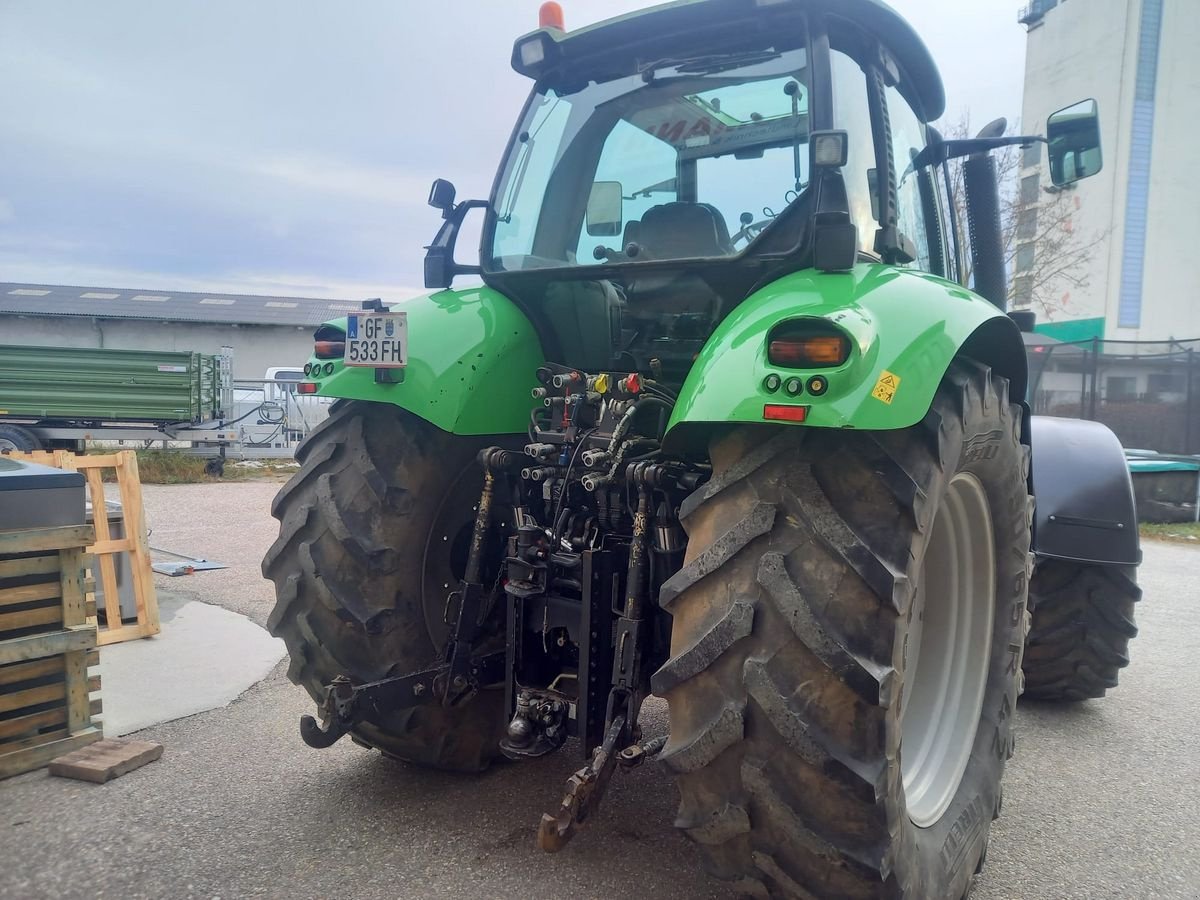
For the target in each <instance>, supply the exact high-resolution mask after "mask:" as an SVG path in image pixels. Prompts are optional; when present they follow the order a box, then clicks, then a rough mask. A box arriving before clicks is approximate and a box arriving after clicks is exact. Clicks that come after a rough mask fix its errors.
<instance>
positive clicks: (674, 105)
mask: <svg viewBox="0 0 1200 900" xmlns="http://www.w3.org/2000/svg"><path fill="white" fill-rule="evenodd" d="M808 101H809V81H808V64H807V58H806V53H805V50H804V49H803V48H802V47H797V48H795V49H782V50H775V49H771V50H762V51H754V52H750V53H739V54H726V55H710V56H701V57H694V58H689V59H669V60H662V61H660V62H657V63H653V64H649V65H643V66H641V67H640V68H639V69H638V70H636V71H632V72H630V73H629V74H627V75H625V76H623V77H617V78H614V79H612V80H608V81H601V82H598V83H597V82H591V83H589V84H587V85H586V86H584V87H579V86H578V85H574V86H572V87H571V88H568V87H559V88H551V87H542V88H539V90H538V91H537V92H535V94H534V96H533V97H532V99H531V101H530V103H529V106H528V107H527V109H526V112H525V117H524V120H523V121H522V123H521V126H520V128H519V130H518V132H517V138H516V140H514V141H513V143H512V145H511V147H510V149H509V154H508V157H507V159H506V160H505V162H504V165H503V168H502V173H501V178H500V180H499V183H498V187H497V191H496V195H495V197H494V200H493V218H492V226H491V228H490V229H489V233H488V235H487V236H486V237H485V239H484V252H483V254H482V256H483V265H484V268H485V269H486V270H487V271H492V272H501V271H514V270H522V269H534V268H542V269H545V268H562V267H569V266H588V265H597V264H601V263H606V264H613V263H622V262H635V261H643V260H674V259H694V258H713V257H729V256H734V255H735V254H738V253H740V252H741V251H743V250H744V249H745V248H746V247H747V246H749V245H750V244H751V243H752V242H753V241H754V239H755V237H756V235H757V234H758V233H759V231H760V230H761V229H762V228H763V227H764V226H765V225H767V224H768V223H769V222H770V220H771V219H773V218H774V217H775V215H776V214H777V213H778V212H779V211H780V210H782V209H783V208H784V207H785V206H786V205H787V204H788V203H790V202H791V201H792V200H793V199H795V197H796V196H797V195H798V194H799V193H800V192H802V191H803V190H804V188H805V186H806V185H807V182H808V148H807V141H808V131H809V126H808V109H809V102H808Z"/></svg>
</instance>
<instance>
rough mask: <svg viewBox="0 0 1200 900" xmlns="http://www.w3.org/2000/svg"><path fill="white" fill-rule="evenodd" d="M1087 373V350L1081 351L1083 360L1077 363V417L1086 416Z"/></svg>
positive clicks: (1084, 417) (1082, 417) (1083, 417)
mask: <svg viewBox="0 0 1200 900" xmlns="http://www.w3.org/2000/svg"><path fill="white" fill-rule="evenodd" d="M1087 373H1088V351H1087V350H1084V351H1083V361H1082V362H1081V363H1080V364H1079V418H1081V419H1086V418H1087Z"/></svg>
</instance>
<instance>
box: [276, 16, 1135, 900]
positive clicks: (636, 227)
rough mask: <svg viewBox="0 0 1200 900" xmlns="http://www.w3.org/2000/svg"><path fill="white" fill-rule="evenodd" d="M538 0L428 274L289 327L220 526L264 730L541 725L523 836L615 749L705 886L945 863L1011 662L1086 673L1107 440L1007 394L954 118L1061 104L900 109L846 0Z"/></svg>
mask: <svg viewBox="0 0 1200 900" xmlns="http://www.w3.org/2000/svg"><path fill="white" fill-rule="evenodd" d="M542 13H543V21H542V27H540V28H539V29H538V30H536V31H534V32H532V33H530V34H527V35H525V36H523V37H521V38H519V39H518V40H517V42H516V44H515V47H514V50H513V66H514V68H515V69H516V70H517V71H518V72H520V73H521V74H523V75H526V76H528V77H529V78H531V79H532V80H533V82H534V86H533V90H532V93H531V94H530V97H529V100H528V102H527V103H526V105H525V108H524V110H523V112H522V113H521V116H520V119H519V121H518V123H517V125H516V128H515V129H514V131H513V134H512V137H511V139H510V141H509V143H508V147H507V150H506V152H505V155H504V159H503V162H502V164H501V166H500V169H499V173H498V175H497V178H496V181H495V186H494V188H493V190H492V195H491V197H490V199H488V200H486V201H483V200H467V201H458V202H456V200H455V191H454V188H453V186H452V185H451V184H450V183H449V182H446V181H443V180H438V181H437V182H435V183H434V186H433V189H432V191H431V194H430V204H431V205H432V206H434V207H435V208H437V209H438V210H440V211H441V214H442V218H443V223H442V225H441V228H440V230H439V232H438V234H437V236H436V237H435V239H434V240H433V243H432V244H431V245H430V246H429V247H428V248H427V255H426V258H425V279H426V285H427V287H429V288H432V289H436V290H434V291H433V292H432V293H430V294H428V295H427V296H423V297H419V298H417V299H413V300H410V301H408V302H405V303H402V304H399V305H397V306H395V307H391V308H389V307H386V306H384V305H383V304H381V303H380V302H378V301H367V302H366V303H365V304H364V305H363V309H362V311H361V312H356V313H352V314H350V315H348V316H347V317H346V318H344V319H339V320H337V321H333V322H329V323H327V324H325V325H322V326H321V327H320V328H319V329H318V330H317V332H316V335H315V346H314V354H313V357H312V359H311V360H310V361H309V363H308V364H307V365H306V367H305V373H306V376H307V377H306V380H305V382H304V383H303V384H302V385H301V386H300V390H301V392H304V393H320V394H322V395H324V396H329V397H336V398H341V399H340V400H339V402H338V403H336V404H335V405H334V407H333V409H332V413H331V415H330V417H329V419H328V421H326V422H325V423H323V424H322V425H321V426H320V427H319V428H318V429H316V430H315V431H314V432H313V433H312V434H311V436H310V437H309V438H308V440H307V442H306V443H305V444H304V446H303V447H302V448H301V449H300V451H299V453H298V454H297V456H298V459H299V461H300V462H301V463H302V465H303V467H302V469H301V470H300V472H299V473H298V474H297V475H296V476H295V477H294V478H293V479H292V480H291V481H290V482H289V483H288V484H287V485H286V486H285V487H284V488H283V490H282V491H281V492H280V493H279V496H278V498H277V499H276V501H275V504H274V509H273V513H274V515H275V516H276V518H278V519H279V520H280V522H281V527H280V536H279V539H278V541H277V542H276V544H275V545H274V546H273V548H272V549H271V551H270V553H269V554H268V556H267V558H266V560H265V561H264V563H263V571H264V572H265V574H266V575H267V577H269V578H270V579H272V580H273V581H274V583H275V586H276V589H277V594H278V603H277V605H276V607H275V609H274V612H273V613H272V615H271V617H270V628H271V631H272V632H273V633H274V634H276V635H278V636H279V637H281V638H283V639H284V640H285V641H286V643H287V646H288V651H289V653H290V656H291V666H290V669H289V676H290V677H291V679H292V680H293V681H295V682H296V683H298V684H301V685H303V686H304V687H305V688H307V690H308V691H309V693H310V694H311V695H312V697H313V699H314V700H315V701H316V703H317V704H318V707H319V718H320V721H319V722H318V721H317V719H315V718H313V717H308V716H306V717H304V718H303V719H302V720H301V725H300V729H301V735H302V737H303V739H304V740H305V742H307V743H308V744H310V745H312V746H314V747H324V746H329V745H330V744H332V743H333V742H334V741H336V740H338V739H339V738H340V737H342V736H343V735H346V734H348V735H350V737H351V738H352V739H353V740H354V741H355V742H357V743H359V744H361V745H363V746H366V747H374V748H378V749H379V750H381V751H382V752H383V753H384V754H386V755H388V756H391V757H395V758H398V759H401V760H405V761H408V762H411V763H415V764H418V765H423V766H429V767H434V768H440V769H449V770H456V771H462V772H477V771H480V770H482V769H484V768H485V767H486V766H488V765H489V764H490V763H491V762H492V761H493V760H495V759H497V758H498V757H501V756H503V757H507V758H508V759H511V760H522V761H528V760H531V759H534V758H536V757H540V756H543V755H545V754H548V753H551V752H554V751H556V750H558V749H559V748H561V747H562V746H563V745H564V743H565V742H566V740H567V738H568V737H573V738H574V742H573V744H572V746H575V747H577V748H578V750H579V751H581V753H582V760H581V761H582V762H583V765H582V768H580V769H579V771H578V772H577V773H576V774H575V775H574V776H572V778H571V779H570V780H569V781H568V783H567V786H566V791H565V794H564V796H563V797H562V800H561V802H560V803H559V804H558V805H557V806H555V807H554V811H553V813H551V814H547V815H545V816H544V817H543V819H542V821H541V823H540V825H539V827H538V843H539V844H540V846H541V847H543V848H544V849H546V850H550V851H554V850H558V849H560V848H561V847H562V846H563V845H564V844H565V843H566V841H568V840H569V839H570V838H571V837H572V836H573V835H574V834H575V833H576V831H577V830H578V829H579V827H580V826H582V825H583V824H584V823H585V822H586V821H587V820H588V818H589V817H590V816H591V815H593V814H594V813H595V811H596V809H597V807H598V804H599V803H600V800H601V797H602V796H603V794H604V791H605V788H606V786H607V785H608V783H609V780H610V778H611V776H612V774H613V772H614V771H615V770H616V769H617V768H619V767H624V766H633V765H637V764H639V763H641V762H643V761H645V760H647V759H657V760H659V761H660V762H661V763H662V764H664V765H665V767H666V768H667V769H669V770H670V771H671V772H672V773H673V774H674V776H675V778H676V779H677V783H678V787H679V792H680V794H681V797H682V800H681V803H680V807H679V815H678V819H677V822H676V824H677V825H678V826H680V827H681V828H683V829H685V830H686V832H687V833H688V834H689V835H690V837H692V838H693V839H694V840H695V841H697V842H698V843H699V844H700V846H701V848H702V849H703V853H704V856H705V858H706V861H707V865H708V867H709V868H710V869H711V871H712V873H713V874H714V875H715V876H716V877H717V878H720V879H724V880H725V881H727V882H728V883H729V884H730V887H731V889H732V890H734V891H738V892H742V893H745V894H750V895H754V896H772V897H810V896H811V897H876V896H889V897H900V896H902V897H913V898H935V897H937V898H940V897H947V898H954V900H957V898H960V897H962V896H963V895H964V894H965V893H966V892H967V890H968V889H969V888H970V885H971V883H972V880H973V879H974V877H975V875H976V873H977V872H978V871H979V870H980V868H981V866H982V864H983V859H984V855H985V852H986V848H987V839H988V831H989V827H990V824H991V821H992V819H993V818H994V817H995V816H996V815H997V814H998V813H999V811H1000V805H1001V777H1002V775H1003V770H1004V766H1005V762H1006V760H1007V759H1008V758H1009V757H1010V756H1011V755H1012V752H1013V747H1014V738H1013V718H1014V711H1015V705H1016V702H1017V696H1018V695H1019V694H1020V693H1021V690H1022V685H1025V686H1026V688H1027V692H1028V693H1034V694H1036V695H1037V696H1038V697H1042V698H1049V699H1059V700H1074V699H1081V698H1086V697H1096V696H1100V695H1102V694H1103V693H1104V691H1105V689H1106V688H1110V687H1112V686H1114V685H1115V683H1116V677H1117V670H1118V669H1119V667H1121V666H1122V665H1124V664H1126V663H1127V661H1128V659H1127V647H1128V642H1129V639H1130V638H1131V637H1132V636H1133V635H1134V633H1135V629H1134V626H1133V621H1132V609H1133V602H1134V601H1135V600H1136V599H1137V597H1138V590H1137V587H1136V584H1135V581H1134V577H1133V575H1134V571H1135V568H1136V565H1137V563H1138V561H1139V548H1138V539H1137V526H1136V519H1135V516H1134V512H1133V499H1132V492H1131V490H1130V484H1129V476H1128V472H1127V469H1126V466H1125V461H1124V458H1123V455H1122V451H1121V447H1120V445H1119V444H1118V442H1117V441H1116V439H1115V438H1114V437H1113V435H1112V434H1111V433H1110V432H1108V431H1107V430H1106V429H1104V428H1103V427H1102V426H1099V425H1095V424H1093V423H1087V422H1077V421H1073V420H1064V419H1039V418H1036V417H1031V416H1030V415H1029V409H1028V407H1027V405H1026V404H1025V402H1024V397H1025V391H1026V361H1025V354H1024V349H1023V344H1022V336H1021V331H1020V328H1019V327H1018V322H1017V321H1015V320H1014V317H1010V316H1009V315H1006V313H1005V302H1006V301H1005V298H1006V278H1005V268H1004V262H1003V257H1002V252H1001V248H1000V230H999V216H998V202H997V194H998V191H997V185H996V174H995V167H994V163H993V161H992V159H991V157H990V156H989V152H990V151H992V150H993V149H995V148H997V147H1001V146H1006V145H1012V144H1022V145H1030V144H1032V143H1034V142H1038V141H1041V142H1047V143H1048V147H1049V152H1050V154H1051V162H1050V171H1051V173H1052V175H1053V176H1054V179H1055V180H1056V182H1060V183H1066V182H1068V181H1070V180H1072V179H1077V178H1078V177H1081V176H1082V175H1085V174H1092V173H1094V172H1095V171H1096V170H1097V169H1098V167H1099V164H1100V157H1099V138H1098V135H1099V129H1098V127H1097V110H1096V108H1095V105H1094V104H1093V103H1091V102H1090V101H1085V102H1084V103H1083V104H1076V105H1075V106H1073V107H1071V108H1069V109H1068V110H1064V112H1063V113H1062V114H1061V115H1059V114H1056V116H1054V117H1051V119H1050V120H1049V122H1048V123H1047V132H1048V135H1049V140H1048V141H1047V139H1046V138H1041V137H1004V136H1003V135H1002V132H1003V127H1002V125H995V126H989V128H988V129H985V131H984V133H982V134H981V135H980V136H979V137H978V138H974V139H970V140H959V141H948V140H943V139H942V138H941V137H940V136H939V135H938V134H937V132H936V131H935V130H934V129H933V128H931V127H930V126H929V125H928V124H927V123H928V122H930V121H932V120H933V119H935V118H936V117H938V116H939V115H941V114H942V112H943V107H944V95H943V89H942V83H941V80H940V78H939V75H938V72H937V69H936V67H935V65H934V63H933V60H932V59H931V58H930V56H929V53H928V51H927V50H926V49H925V47H924V46H923V44H922V43H921V41H920V39H919V38H918V37H917V35H916V34H915V33H914V32H913V30H912V29H911V28H910V27H909V26H908V25H907V24H906V23H905V22H904V21H903V20H902V19H901V18H900V17H899V16H898V15H897V14H896V13H895V12H894V11H892V10H891V9H890V8H888V7H887V6H885V5H884V4H883V3H880V2H878V0H836V2H834V0H684V2H678V3H671V4H667V5H664V6H658V7H654V8H651V9H647V10H645V11H642V12H639V13H636V14H632V15H628V16H622V17H619V18H615V19H612V20H609V21H606V22H602V23H600V24H598V25H594V26H591V27H588V28H583V29H579V30H577V31H573V32H568V31H567V30H565V29H564V28H563V25H562V21H561V10H560V9H559V8H558V7H557V4H552V3H551V4H546V5H545V6H544V7H543V11H542ZM962 157H965V161H964V163H963V165H964V171H965V178H966V185H967V190H968V208H969V219H970V222H969V225H970V228H969V231H970V235H971V244H972V246H971V247H970V248H969V252H970V253H971V254H972V260H973V264H974V265H973V269H974V272H975V276H974V282H973V285H974V289H973V290H972V289H970V288H968V287H967V286H965V285H964V284H962V283H961V282H962V280H963V279H962V277H961V276H960V272H962V271H963V270H964V265H963V262H964V255H965V254H966V253H967V252H968V248H964V247H959V246H956V245H955V242H954V241H953V240H952V239H951V238H950V237H948V236H950V235H954V234H956V233H957V229H956V228H954V227H952V221H951V220H952V217H953V216H954V209H953V206H952V205H950V204H948V203H947V202H946V199H945V198H946V187H947V184H946V173H947V160H949V159H952V158H962ZM472 210H479V211H480V213H479V214H481V215H482V217H483V221H484V225H483V236H482V242H481V247H480V256H479V260H478V265H474V264H472V265H465V264H460V263H459V262H457V261H456V259H455V254H454V250H455V240H456V236H457V234H458V232H459V229H460V226H461V225H462V223H463V220H464V218H465V216H466V215H467V214H468V213H469V212H471V211H472ZM461 275H473V276H477V280H481V281H482V285H481V286H474V287H468V288H465V289H460V290H451V289H450V285H451V282H452V281H453V280H454V279H455V278H456V277H457V276H461ZM1016 318H1019V317H1016ZM1035 495H1036V496H1037V504H1036V509H1035V504H1034V496H1035ZM1027 598H1028V609H1029V611H1028V612H1027ZM1031 624H1032V632H1031V630H1030V628H1031ZM651 695H655V696H657V697H660V698H664V699H665V701H666V703H667V704H668V706H669V718H670V730H669V734H667V735H649V734H645V735H644V734H643V733H642V729H641V727H640V726H639V713H640V711H641V708H642V706H643V702H644V701H645V700H646V699H647V698H648V697H650V696H651Z"/></svg>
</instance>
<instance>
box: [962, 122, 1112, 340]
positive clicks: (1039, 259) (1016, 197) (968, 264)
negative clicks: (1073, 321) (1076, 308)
mask: <svg viewBox="0 0 1200 900" xmlns="http://www.w3.org/2000/svg"><path fill="white" fill-rule="evenodd" d="M1010 133H1015V132H1013V131H1012V130H1011V129H1010ZM973 136H974V133H973V130H972V128H971V122H970V118H969V117H968V116H966V115H964V116H962V117H961V118H960V119H959V120H958V121H957V122H955V123H954V124H952V125H950V126H949V127H948V128H946V129H945V133H944V134H943V137H945V138H946V139H947V140H952V139H958V138H967V137H973ZM1035 147H1036V150H1037V152H1039V153H1044V152H1045V151H1044V150H1043V149H1042V147H1041V145H1040V144H1038V145H1035ZM1023 152H1024V151H1023V150H1022V149H1021V148H1020V147H1007V148H1004V149H1002V150H997V151H995V153H994V154H993V156H994V158H995V160H996V173H997V177H998V180H999V183H1000V235H1001V243H1002V246H1003V249H1004V262H1005V268H1006V269H1007V270H1008V273H1009V288H1008V296H1009V303H1010V304H1011V305H1012V306H1013V307H1015V308H1018V309H1022V308H1027V307H1032V308H1034V309H1036V310H1037V311H1038V313H1039V315H1040V316H1041V317H1044V318H1046V319H1054V318H1056V317H1058V316H1062V315H1066V314H1070V313H1071V312H1072V310H1071V308H1070V306H1071V304H1070V300H1069V295H1070V293H1071V292H1072V291H1081V290H1085V289H1086V288H1087V287H1088V282H1089V275H1088V266H1087V262H1088V260H1089V259H1090V258H1091V256H1092V254H1093V253H1094V252H1095V250H1096V249H1097V247H1098V246H1099V245H1101V244H1102V243H1103V241H1104V238H1105V237H1106V236H1107V232H1089V231H1086V230H1085V229H1081V228H1080V227H1079V226H1078V224H1077V219H1078V218H1080V217H1079V216H1077V213H1078V211H1079V201H1078V198H1077V197H1076V196H1075V193H1074V190H1073V189H1072V188H1070V187H1066V188H1053V187H1043V186H1042V185H1041V184H1040V183H1039V181H1038V180H1037V179H1034V180H1029V178H1030V175H1031V174H1032V173H1030V175H1026V176H1025V177H1024V178H1023V177H1022V175H1021V172H1022V169H1023V168H1024V167H1023V165H1022V154H1023ZM950 199H951V202H952V203H953V204H954V210H955V218H956V220H957V222H956V224H957V231H958V235H957V237H958V246H960V247H962V248H963V255H964V257H965V258H964V259H963V267H964V275H965V276H966V281H967V283H968V284H970V283H971V276H972V274H973V262H972V260H971V258H970V253H969V252H968V248H969V247H970V240H969V238H968V234H967V202H966V188H965V186H964V184H963V169H962V160H951V162H950Z"/></svg>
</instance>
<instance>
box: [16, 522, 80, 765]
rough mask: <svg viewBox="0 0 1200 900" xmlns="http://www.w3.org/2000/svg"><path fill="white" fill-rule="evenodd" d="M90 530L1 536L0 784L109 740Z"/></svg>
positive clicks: (64, 529) (74, 528)
mask: <svg viewBox="0 0 1200 900" xmlns="http://www.w3.org/2000/svg"><path fill="white" fill-rule="evenodd" d="M95 539H96V535H95V530H94V529H93V528H92V527H91V526H89V525H69V526H65V527H61V528H37V529H31V530H27V531H0V778H8V777H9V776H11V775H18V774H20V773H22V772H29V771H31V770H33V769H38V768H41V767H42V766H44V765H46V764H47V763H49V762H50V760H52V759H54V758H55V757H57V756H61V755H62V754H64V753H69V752H70V751H72V750H77V749H79V748H80V747H84V746H86V745H88V744H90V743H92V742H93V741H98V740H100V738H101V737H103V735H102V733H101V729H100V728H99V727H98V725H97V724H95V723H94V721H93V717H94V716H96V715H99V713H100V710H101V706H100V699H99V697H98V696H97V694H98V692H99V690H100V676H99V675H96V674H91V673H90V672H89V670H94V668H95V667H96V666H97V665H98V664H99V661H100V660H99V655H98V653H97V652H96V626H95V625H94V624H88V623H87V617H88V613H89V612H93V613H94V610H89V609H88V601H87V599H86V597H85V592H86V590H87V588H88V582H87V579H86V577H85V570H86V567H87V565H88V558H87V554H86V552H85V549H84V548H85V547H86V546H87V545H88V544H91V543H93V542H94V541H95Z"/></svg>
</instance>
